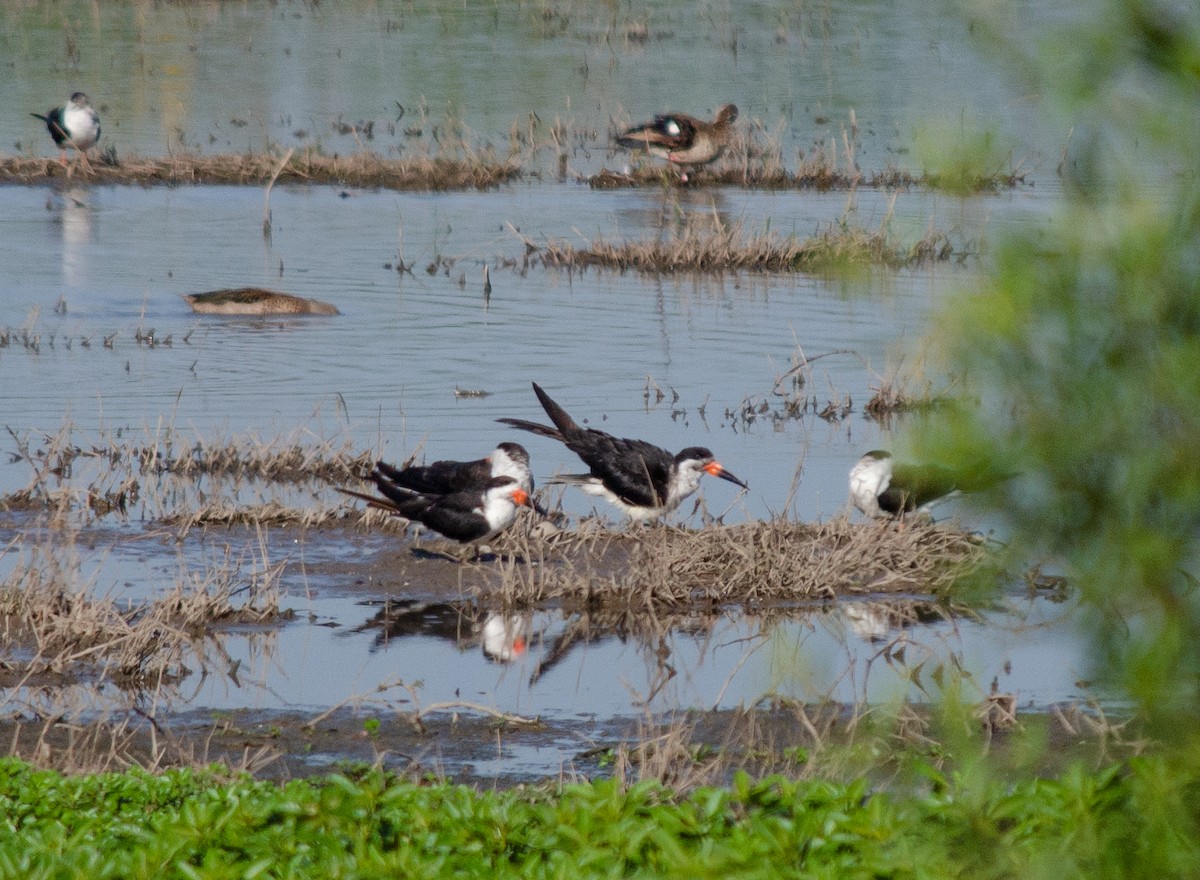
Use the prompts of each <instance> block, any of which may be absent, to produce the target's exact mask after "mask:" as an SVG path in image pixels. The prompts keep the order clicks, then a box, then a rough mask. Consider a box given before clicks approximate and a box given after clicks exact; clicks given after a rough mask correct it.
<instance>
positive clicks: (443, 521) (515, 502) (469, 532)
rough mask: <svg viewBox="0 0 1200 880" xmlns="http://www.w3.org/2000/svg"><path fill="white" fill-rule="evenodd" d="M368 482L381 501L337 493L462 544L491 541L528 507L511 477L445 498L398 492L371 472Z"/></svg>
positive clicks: (399, 489)
mask: <svg viewBox="0 0 1200 880" xmlns="http://www.w3.org/2000/svg"><path fill="white" fill-rule="evenodd" d="M369 478H370V479H371V481H372V482H374V483H375V486H376V488H378V489H379V491H380V493H381V494H382V495H383V496H384V497H383V498H376V497H374V496H373V495H366V494H364V493H362V492H355V491H353V490H351V489H339V490H338V491H339V492H342V493H344V494H346V495H350V496H352V497H354V498H361V499H362V500H364V501H366V502H367V503H368V504H370V505H371V506H372V507H378V508H379V509H381V510H386V511H388V512H389V513H392V514H395V515H396V516H402V517H404V518H405V519H409V520H412V521H414V522H419V523H421V524H422V525H424V526H427V527H428V528H431V529H433V530H434V531H435V532H440V533H441V534H443V535H445V536H446V537H447V538H450V539H452V540H454V541H459V542H461V543H464V544H466V543H469V542H472V541H479V542H482V541H486V540H488V539H489V538H493V537H495V536H496V535H498V534H499V533H500V532H502V531H504V529H506V528H508V527H509V526H510V525H511V524H512V521H513V520H514V519H516V516H517V507H518V506H521V505H524V506H528V505H529V493H528V492H526V491H525V490H524V489H523V488H521V484H520V483H519V482H518V481H517V480H515V479H514V478H512V477H492V478H491V479H489V480H488V481H487V482H486V483H484V484H483V485H482V487H477V488H474V489H465V490H463V491H461V492H451V493H450V494H449V495H432V494H431V495H426V494H423V493H421V492H414V491H412V490H411V489H405V488H402V487H400V486H397V485H395V484H394V483H393V482H392V481H391V480H389V479H388V478H387V477H386V476H385V475H383V474H381V473H380V472H379V471H378V470H376V471H372V472H371V474H370V477H369Z"/></svg>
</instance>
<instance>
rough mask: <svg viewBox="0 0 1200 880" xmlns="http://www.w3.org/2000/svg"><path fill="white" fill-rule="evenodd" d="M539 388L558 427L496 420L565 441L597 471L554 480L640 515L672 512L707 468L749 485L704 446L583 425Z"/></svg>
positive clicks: (536, 388) (650, 516)
mask: <svg viewBox="0 0 1200 880" xmlns="http://www.w3.org/2000/svg"><path fill="white" fill-rule="evenodd" d="M533 391H534V393H535V394H536V395H537V396H538V400H540V401H541V402H542V408H543V409H544V410H546V415H548V416H550V421H552V422H554V427H553V428H551V427H549V426H547V425H539V424H538V423H537V422H527V421H525V420H524V419H497V420H496V421H498V422H503V423H504V424H506V425H512V426H513V427H514V428H520V429H521V430H522V431H531V432H533V433H534V434H540V435H541V436H543V437H551V438H553V439H555V440H558V441H559V442H561V443H565V444H566V446H567V448H568V449H570V450H571V451H572V452H574V453H575V454H576V455H578V456H579V457H580V458H582V459H583V462H584V464H586V465H587V466H588V468H589V469H590V471H591V472H590V473H587V474H560V475H559V476H557V477H555V479H554V480H553V481H552V482H556V483H568V484H571V485H577V486H579V487H580V488H581V489H583V491H585V492H587V493H588V494H591V495H599V496H600V497H601V498H605V499H607V500H608V501H609V502H611V503H612V504H615V505H616V506H617V507H618V508H620V509H621V510H622V511H624V512H625V513H626V514H628V515H629V516H630V517H631V518H633V519H635V520H650V519H654V518H656V517H659V516H662V515H663V514H664V513H670V512H671V511H672V510H674V509H675V508H677V507H678V506H679V504H680V502H681V501H683V499H684V498H687V497H688V496H689V495H691V494H692V493H693V492H695V491H696V489H697V488H698V487H699V486H700V477H701V476H702V475H703V474H712V475H713V476H714V477H720V478H721V479H723V480H728V481H729V482H731V483H736V484H737V485H739V486H741V487H742V488H743V489H746V488H749V487H748V486H747V485H746V484H745V483H743V482H742V481H741V480H739V479H738V478H737V477H735V476H734V475H733V474H731V473H730V472H729V471H727V470H725V468H724V467H722V466H721V465H720V464H719V463H718V462H717V460H716V458H715V457H714V456H713V454H712V452H711V451H709V450H708V449H705V448H704V447H702V446H689V447H688V448H687V449H684V450H683V451H682V452H680V453H678V454H677V455H671V453H669V452H667V450H665V449H662V448H660V447H658V446H655V445H653V444H652V443H647V442H646V441H645V440H628V439H622V438H620V437H614V436H612V435H611V434H606V433H605V432H604V431H597V430H596V429H595V428H581V427H580V426H579V425H577V424H575V421H574V419H572V418H571V417H570V416H569V415H567V413H566V411H565V410H564V409H563V408H562V407H561V406H559V405H558V404H557V403H555V402H554V401H553V400H551V399H550V396H549V395H548V394H546V392H545V391H543V390H542V389H541V388H540V387H539V386H538V384H537V383H536V382H534V383H533Z"/></svg>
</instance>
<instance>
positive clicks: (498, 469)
mask: <svg viewBox="0 0 1200 880" xmlns="http://www.w3.org/2000/svg"><path fill="white" fill-rule="evenodd" d="M375 474H376V475H378V477H380V478H383V479H385V480H387V481H388V482H390V483H391V484H392V485H393V486H396V487H398V488H401V489H408V490H410V491H412V492H420V493H422V494H423V495H449V494H451V493H454V492H466V491H472V490H476V491H478V490H482V489H483V487H484V486H485V485H486V484H487V482H488V481H489V480H491V479H492V478H493V477H512V478H513V479H514V480H516V481H517V483H518V484H519V485H520V487H521V488H522V489H524V490H525V491H526V492H527V493H528V494H529V495H531V496H532V494H533V473H532V471H530V469H529V453H528V452H527V451H526V449H525V447H524V446H522V445H521V444H520V443H507V442H505V443H501V444H499V445H498V446H497V447H496V448H495V449H493V450H492V452H491V453H490V454H489V455H486V456H484V457H483V458H477V459H475V460H474V461H449V460H447V461H435V462H434V463H433V464H426V465H408V466H407V467H399V468H398V467H395V466H393V465H390V464H388V463H387V462H383V461H379V462H376V463H375ZM372 479H376V477H372ZM530 506H531V507H533V509H534V510H536V511H537V512H538V513H540V514H542V515H546V510H545V508H543V507H542V506H541V505H540V504H538V503H537V501H535V500H533V499H532V498H531V499H530Z"/></svg>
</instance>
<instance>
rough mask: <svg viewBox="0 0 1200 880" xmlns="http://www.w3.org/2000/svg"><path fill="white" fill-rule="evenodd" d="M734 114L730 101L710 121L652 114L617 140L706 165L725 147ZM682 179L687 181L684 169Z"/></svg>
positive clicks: (663, 156)
mask: <svg viewBox="0 0 1200 880" xmlns="http://www.w3.org/2000/svg"><path fill="white" fill-rule="evenodd" d="M737 118H738V108H737V107H736V106H734V105H733V104H726V105H724V106H723V107H721V108H719V109H718V110H717V116H716V119H714V120H713V121H712V122H706V121H705V120H703V119H696V118H695V117H694V116H686V115H684V114H682V113H672V114H666V115H662V116H655V117H654V119H653V120H652V121H651V122H644V123H642V124H641V125H635V126H634V127H633V128H630V129H627V130H626V131H624V132H622V133H621V134H620V135H618V136H617V143H618V144H620V145H621V146H622V147H625V148H627V149H631V150H636V149H639V148H641V149H644V150H646V151H648V152H649V153H650V155H652V156H658V157H659V158H660V159H666V160H667V161H668V162H670V163H671V164H672V165H683V166H696V165H706V164H708V163H709V162H711V161H713V160H714V159H716V158H717V157H718V156H720V155H721V153H723V152H724V151H725V147H726V146H727V145H728V144H729V142H730V140H731V139H732V137H733V123H734V122H735V121H737ZM683 180H684V181H685V182H686V181H687V173H686V171H685V172H684V174H683Z"/></svg>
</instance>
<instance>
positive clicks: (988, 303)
mask: <svg viewBox="0 0 1200 880" xmlns="http://www.w3.org/2000/svg"><path fill="white" fill-rule="evenodd" d="M984 21H986V16H985V18H984ZM992 25H993V26H995V27H996V28H997V29H996V30H995V31H989V32H988V33H989V34H990V37H994V38H995V41H994V43H995V44H996V45H1003V46H1004V49H1003V50H1002V51H1004V52H1005V53H1006V54H1008V55H1010V56H1012V57H1010V58H1009V63H1010V65H1011V66H1013V67H1015V68H1016V69H1021V70H1023V71H1025V72H1026V75H1027V76H1029V77H1030V79H1031V82H1030V83H1029V87H1030V88H1031V90H1032V91H1035V92H1039V93H1043V94H1045V95H1046V106H1047V107H1050V108H1053V109H1056V110H1058V111H1059V112H1060V118H1061V119H1062V120H1063V130H1064V131H1067V130H1068V129H1069V128H1070V127H1071V126H1075V129H1074V131H1075V135H1074V136H1073V137H1072V141H1071V146H1070V149H1069V151H1068V152H1067V153H1066V154H1065V156H1064V162H1063V165H1062V172H1063V177H1064V185H1065V190H1064V205H1063V207H1062V209H1061V210H1060V211H1059V212H1058V214H1057V215H1056V216H1055V217H1054V218H1053V220H1052V222H1051V223H1049V224H1048V225H1045V226H1039V227H1038V228H1036V229H1034V228H1029V229H1027V230H1024V231H1021V232H1019V233H1016V234H1015V235H1013V236H1011V237H1010V238H1009V239H1008V240H1007V241H1006V242H1004V243H1003V244H1002V246H1000V247H999V248H998V250H997V253H996V255H995V267H994V271H993V272H992V273H991V274H990V277H989V279H988V280H987V282H986V284H985V285H984V288H983V289H982V290H981V291H972V292H971V294H970V295H964V296H962V297H958V298H956V299H955V301H954V302H953V304H952V306H951V307H950V309H948V310H947V314H946V316H945V319H944V321H943V327H942V328H941V330H942V336H943V338H947V339H951V340H953V342H952V344H951V347H952V349H953V351H952V358H951V359H952V362H953V368H954V369H955V370H956V371H962V372H963V373H965V374H966V375H968V376H970V377H971V381H972V386H973V387H972V390H973V391H975V392H977V393H978V394H979V395H980V398H981V400H982V404H981V406H979V407H978V408H977V409H973V410H970V411H964V412H961V413H960V414H959V417H958V418H957V419H948V420H947V422H948V427H947V429H946V430H945V431H944V432H943V435H942V437H941V439H940V441H935V442H931V444H930V445H931V446H932V447H934V450H932V451H933V452H934V454H937V455H941V456H943V457H946V458H949V459H950V460H952V461H956V462H962V461H975V460H981V459H982V460H991V461H997V462H1003V463H1004V465H1003V466H1004V468H1005V469H1006V470H1011V471H1014V472H1019V473H1020V474H1021V478H1020V479H1017V480H1013V481H1012V482H1011V484H1010V485H1009V486H1008V490H1009V491H1008V494H1007V497H1006V498H1005V499H1004V501H1003V503H1002V505H1001V511H1002V513H1004V514H1006V515H1007V516H1008V518H1009V520H1010V523H1011V526H1012V531H1013V535H1014V539H1013V544H1014V545H1015V546H1018V547H1020V548H1022V550H1023V551H1024V552H1027V553H1030V554H1033V555H1035V556H1042V557H1044V558H1048V559H1051V560H1054V561H1062V562H1063V563H1065V565H1066V567H1067V569H1068V571H1069V574H1070V575H1071V580H1072V583H1073V584H1075V585H1076V586H1077V587H1078V589H1079V590H1080V592H1081V594H1082V596H1083V598H1084V617H1085V618H1086V619H1085V621H1084V628H1085V632H1086V633H1087V635H1088V637H1089V638H1090V641H1091V644H1092V646H1093V649H1094V651H1093V653H1094V656H1095V659H1096V661H1097V663H1096V669H1097V671H1098V672H1099V674H1100V675H1101V677H1102V678H1103V679H1105V680H1106V681H1107V683H1109V684H1112V685H1115V686H1116V687H1118V688H1120V689H1121V690H1123V691H1124V692H1125V693H1127V694H1129V695H1130V696H1131V697H1132V699H1133V700H1134V702H1135V704H1136V706H1137V708H1138V709H1139V711H1140V714H1141V716H1142V718H1143V719H1144V720H1145V721H1146V722H1147V724H1148V727H1147V732H1148V733H1149V735H1151V736H1152V737H1154V738H1156V739H1158V740H1159V741H1161V742H1165V743H1170V744H1174V745H1176V746H1178V747H1179V748H1178V749H1177V751H1176V756H1177V757H1178V758H1180V759H1181V760H1182V761H1184V762H1185V763H1187V764H1189V765H1192V766H1195V765H1196V764H1197V763H1200V760H1198V758H1200V736H1198V735H1197V731H1200V723H1198V722H1200V651H1197V649H1196V646H1197V645H1198V644H1200V589H1197V577H1196V575H1197V571H1198V568H1197V565H1198V562H1200V453H1198V445H1200V150H1197V148H1196V133H1197V131H1200V109H1198V108H1200V15H1197V12H1196V7H1195V6H1194V4H1184V5H1172V4H1165V3H1158V2H1152V0H1108V2H1101V3H1100V4H1099V8H1098V9H1097V10H1095V11H1093V12H1092V13H1090V14H1089V15H1087V16H1086V17H1083V16H1080V17H1079V21H1077V22H1076V23H1075V24H1073V25H1072V26H1071V30H1070V32H1069V33H1062V32H1057V33H1054V34H1052V35H1048V37H1047V41H1046V42H1045V43H1043V44H1042V45H1035V46H1033V47H1027V46H1016V45H1014V44H1013V43H1012V42H1011V41H1006V40H1005V39H1004V38H1003V35H1002V33H1001V30H1000V29H1001V28H1002V27H1003V22H1002V21H1000V20H999V19H996V20H994V21H993V22H992ZM1027 51H1028V54H1027V55H1023V54H1022V53H1025V52H1027ZM927 436H928V435H927Z"/></svg>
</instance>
